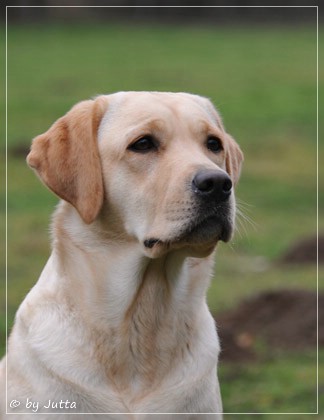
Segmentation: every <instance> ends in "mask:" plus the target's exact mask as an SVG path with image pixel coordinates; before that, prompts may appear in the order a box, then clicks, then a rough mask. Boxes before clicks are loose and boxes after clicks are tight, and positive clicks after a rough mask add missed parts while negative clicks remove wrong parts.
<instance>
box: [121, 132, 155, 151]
mask: <svg viewBox="0 0 324 420" xmlns="http://www.w3.org/2000/svg"><path fill="white" fill-rule="evenodd" d="M128 149H129V150H132V151H133V152H138V153H147V152H150V151H151V150H156V149H157V145H156V142H155V141H154V139H153V137H151V136H144V137H142V138H140V139H139V140H137V141H136V142H135V143H133V144H131V145H130V146H128Z"/></svg>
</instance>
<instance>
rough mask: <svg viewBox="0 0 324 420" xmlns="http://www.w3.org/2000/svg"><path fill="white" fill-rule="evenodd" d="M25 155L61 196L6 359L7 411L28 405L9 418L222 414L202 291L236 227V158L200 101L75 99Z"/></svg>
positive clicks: (154, 95)
mask: <svg viewBox="0 0 324 420" xmlns="http://www.w3.org/2000/svg"><path fill="white" fill-rule="evenodd" d="M27 161H28V164H29V165H30V166H31V167H32V168H33V169H34V170H35V171H36V172H37V174H38V175H39V177H40V178H41V180H42V181H43V182H44V184H45V185H46V186H47V187H49V188H50V189H51V190H52V191H54V193H56V194H57V195H58V196H59V197H60V198H61V199H62V200H61V202H60V204H59V206H58V208H57V210H56V212H55V214H54V218H53V224H52V235H53V244H52V245H53V252H52V255H51V256H50V258H49V260H48V263H47V264H46V266H45V268H44V270H43V272H42V274H41V276H40V279H39V281H38V282H37V284H36V285H35V286H34V288H33V289H32V290H31V291H30V293H29V294H28V295H27V297H26V298H25V300H24V301H23V303H22V304H21V306H20V308H19V310H18V312H17V316H16V321H15V326H14V328H13V331H12V334H11V336H10V339H9V351H8V355H7V358H6V360H5V359H4V360H3V362H2V370H3V371H4V370H5V365H7V375H8V378H7V379H8V380H7V387H8V389H7V392H8V394H7V404H6V405H7V410H8V411H9V412H10V413H29V414H25V416H21V415H17V416H15V415H11V416H10V419H15V418H17V419H29V418H34V417H33V416H34V413H38V414H39V413H43V414H42V415H41V416H40V417H38V418H41V419H51V420H52V419H54V418H55V419H56V418H57V419H65V418H67V417H68V418H73V419H75V418H76V416H73V417H72V416H69V414H72V413H89V414H86V415H85V417H84V418H86V419H90V418H92V414H90V413H124V414H123V415H121V416H117V417H116V418H118V419H122V418H125V419H139V418H141V419H151V418H152V415H151V414H144V413H183V414H182V416H181V418H183V419H189V418H192V419H194V418H202V417H201V416H197V415H190V414H189V413H221V411H222V404H221V398H220V391H219V385H218V379H217V372H216V369H217V359H218V353H219V342H218V338H217V333H216V328H215V324H214V320H213V318H212V316H211V314H210V312H209V310H208V308H207V304H206V290H207V288H208V285H209V282H210V277H211V271H212V267H213V260H214V249H215V246H216V244H217V242H218V241H219V240H223V241H225V242H226V241H228V240H229V239H230V238H231V235H232V232H233V228H234V217H235V198H234V191H233V189H234V186H235V184H236V182H237V180H238V177H239V173H240V166H241V162H242V152H241V151H240V149H239V147H238V145H237V144H236V142H235V141H234V140H233V139H232V138H231V137H230V136H229V135H228V134H227V133H226V132H225V130H224V127H223V125H222V122H221V119H220V117H219V115H218V113H217V112H216V110H215V109H214V107H213V106H212V104H211V103H210V102H209V100H207V99H205V98H202V97H200V96H196V95H191V94H185V93H159V92H120V93H116V94H112V95H103V96H99V97H97V98H96V99H94V100H88V101H84V102H81V103H78V104H77V105H75V106H74V107H73V108H72V109H71V110H70V111H69V112H68V113H67V114H66V115H64V116H63V117H62V118H60V119H59V120H57V121H56V122H55V123H54V124H53V125H52V127H51V128H50V129H49V130H48V131H47V132H46V133H44V134H42V135H40V136H38V137H36V138H35V139H34V141H33V144H32V147H31V151H30V153H29V155H28V158H27ZM4 376H5V374H4V373H3V374H2V377H3V378H4ZM2 381H3V382H4V379H2ZM4 411H5V407H4V408H3V412H4ZM47 413H52V414H53V413H58V414H57V415H55V414H54V417H53V415H52V416H51V415H49V414H47ZM62 413H63V416H62ZM130 413H138V414H130ZM140 413H142V414H140ZM185 413H188V414H185ZM220 416H221V414H219V415H217V414H215V415H214V416H213V418H218V417H220ZM77 417H79V416H77ZM94 417H96V416H94ZM173 417H174V415H172V414H169V415H168V416H167V418H169V419H170V418H173ZM96 418H97V417H96ZM99 418H106V419H112V418H115V416H114V415H110V414H105V415H104V416H102V417H99ZM161 418H162V417H161ZM175 418H178V417H175ZM208 418H210V417H208Z"/></svg>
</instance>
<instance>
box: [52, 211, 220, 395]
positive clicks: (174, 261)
mask: <svg viewBox="0 0 324 420" xmlns="http://www.w3.org/2000/svg"><path fill="white" fill-rule="evenodd" d="M54 220H55V222H54V226H53V258H56V259H57V266H58V267H59V270H61V273H59V276H62V277H64V278H63V279H62V278H61V279H60V281H61V283H62V284H61V286H59V287H62V290H63V289H64V282H69V287H66V289H65V291H64V295H65V293H70V295H68V296H66V297H65V299H67V300H69V304H70V305H72V306H76V307H77V309H78V310H77V311H76V312H78V313H81V314H83V316H84V322H85V323H86V324H88V325H89V330H91V331H92V334H93V337H92V339H93V340H94V341H97V346H99V347H100V346H101V347H102V349H101V352H99V353H102V358H103V360H102V364H103V365H106V368H107V375H109V376H110V377H113V376H114V375H115V376H116V378H117V379H116V381H117V380H118V381H119V387H121V388H122V387H123V386H126V384H127V382H128V381H129V380H130V378H134V377H135V376H138V377H140V378H141V379H140V381H141V382H143V381H144V382H146V386H147V384H148V383H149V384H151V385H152V383H154V377H156V376H157V377H161V372H160V373H159V371H160V370H161V369H170V366H171V365H172V364H173V362H174V361H176V360H178V357H184V354H186V353H190V352H192V351H193V349H191V348H190V343H191V341H192V340H191V338H190V336H191V335H192V334H198V333H199V328H201V326H199V325H198V324H199V320H200V316H201V314H205V312H206V310H207V306H206V298H205V295H206V290H207V287H208V283H209V281H208V279H209V277H210V276H209V273H208V271H210V269H211V267H212V257H209V258H208V259H207V261H206V259H195V258H189V257H188V255H186V253H185V252H184V251H181V250H177V251H174V252H170V253H168V254H166V255H164V256H163V257H161V258H157V259H150V258H148V257H147V256H145V255H144V253H143V250H142V249H141V247H140V245H139V244H138V243H136V241H135V240H130V239H129V238H128V240H127V241H125V240H123V238H122V237H120V238H119V240H117V239H116V238H114V240H111V239H109V238H110V237H111V235H109V232H108V233H107V232H105V230H104V228H103V227H102V226H98V225H97V224H96V223H94V224H93V225H90V226H87V229H86V230H85V229H84V225H83V226H82V224H83V222H82V221H81V219H80V218H79V216H78V215H77V213H76V212H75V211H74V210H73V209H72V208H71V207H69V206H67V205H64V206H62V205H61V206H60V207H59V209H58V211H57V214H56V216H55V219H54ZM85 231H86V232H87V234H86V235H85V233H84V232H85ZM100 231H103V234H102V235H101V237H100V239H99V240H98V238H99V236H98V232H100ZM206 271H207V273H206ZM71 283H74V284H72V285H71ZM71 290H72V291H73V295H71ZM196 328H197V330H196ZM96 332H97V333H96ZM170 332H171V336H170ZM105 337H106V338H105ZM157 355H158V356H157ZM161 357H162V360H161ZM108 366H109V367H108Z"/></svg>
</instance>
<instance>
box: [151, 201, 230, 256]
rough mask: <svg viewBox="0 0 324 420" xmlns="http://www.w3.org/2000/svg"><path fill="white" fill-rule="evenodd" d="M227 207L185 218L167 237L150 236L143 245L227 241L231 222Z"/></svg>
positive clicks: (194, 244)
mask: <svg viewBox="0 0 324 420" xmlns="http://www.w3.org/2000/svg"><path fill="white" fill-rule="evenodd" d="M228 210H229V209H223V208H222V209H221V211H220V210H218V211H211V212H210V213H207V214H203V215H200V216H198V217H197V216H196V217H193V218H190V219H188V220H185V221H184V222H183V223H182V224H181V226H180V227H179V226H178V227H177V228H176V229H175V231H173V232H172V233H171V234H170V235H168V237H167V238H164V237H163V236H162V235H161V237H150V238H147V239H145V240H144V247H145V248H147V249H154V248H157V247H164V248H168V249H170V248H180V247H185V246H192V247H197V248H198V247H199V248H203V247H208V248H210V247H212V246H215V245H216V244H217V242H218V241H223V242H228V241H229V240H230V238H231V236H232V231H233V222H232V217H231V216H230V211H228Z"/></svg>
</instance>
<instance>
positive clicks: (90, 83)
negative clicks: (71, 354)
mask: <svg viewBox="0 0 324 420" xmlns="http://www.w3.org/2000/svg"><path fill="white" fill-rule="evenodd" d="M322 86H323V80H322V79H321V80H320V91H321V90H322ZM119 90H165V91H189V92H193V93H198V94H201V95H205V96H208V97H209V98H211V99H212V100H213V102H214V103H215V104H216V106H217V107H218V108H219V110H220V112H221V114H222V115H223V118H224V121H225V125H226V127H227V129H228V131H229V132H230V133H231V134H232V135H233V136H234V137H235V138H236V139H237V141H238V142H239V143H240V145H241V147H242V149H243V151H244V153H245V164H244V168H243V173H242V178H241V180H240V184H239V186H238V189H237V196H238V198H239V203H240V204H239V207H240V208H241V210H242V211H243V212H244V213H245V214H246V215H247V216H248V217H249V218H251V219H252V220H253V224H251V223H249V222H247V221H244V219H242V218H241V222H239V223H238V228H239V229H238V232H237V234H236V237H235V239H234V240H233V242H232V244H231V245H230V246H229V245H223V244H221V246H220V249H219V251H218V255H217V263H216V272H215V279H214V281H213V283H212V286H211V289H210V293H209V295H208V300H209V304H210V307H211V309H212V310H213V311H220V310H222V309H227V308H230V307H232V306H233V305H235V304H236V303H237V302H239V301H240V300H241V299H242V298H243V297H245V296H248V295H250V294H252V293H256V292H258V291H261V290H269V289H278V288H306V289H312V290H315V289H316V267H315V266H312V265H310V266H305V267H303V268H297V269H296V268H292V267H286V268H282V267H280V266H278V265H277V264H276V260H277V259H278V257H279V256H280V255H282V253H283V252H285V250H286V249H287V248H288V247H289V246H290V245H291V244H292V243H293V242H294V241H296V240H298V239H300V238H303V237H307V236H309V235H314V234H315V232H316V28H315V26H314V27H286V28H284V27H280V26H277V27H275V28H269V27H267V28H261V27H252V28H244V27H240V28H232V27H220V28H213V27H205V28H202V27H185V26H168V27H163V26H140V27H139V26H131V25H126V24H125V25H115V26H114V25H112V26H111V25H109V26H104V25H91V24H89V25H87V26H86V27H85V26H75V25H67V24H65V25H64V24H62V25H46V26H37V25H36V24H35V25H33V27H31V26H20V27H19V26H14V25H9V27H8V317H9V326H10V325H11V323H12V319H13V316H14V313H15V311H16V308H17V305H18V304H19V302H20V301H21V300H22V298H23V297H24V295H25V294H26V292H27V291H28V290H29V289H30V287H31V286H32V285H33V284H34V283H35V281H36V279H37V277H38V275H39V273H40V271H41V269H42V267H43V265H44V263H45V261H46V259H47V257H48V255H49V252H50V248H49V235H48V233H49V230H48V225H49V220H50V215H51V212H52V210H53V208H54V206H55V203H56V202H57V199H56V198H55V197H54V196H52V195H51V194H50V193H49V192H48V191H47V190H46V189H45V188H44V187H43V186H41V184H40V182H39V180H38V179H36V177H35V175H34V174H33V173H32V171H31V170H30V169H28V168H27V166H26V164H25V160H24V156H23V154H21V153H19V149H20V148H21V147H22V148H24V147H26V148H27V147H28V145H29V144H30V141H31V139H32V138H33V137H34V136H35V135H37V134H39V133H41V132H43V131H45V130H46V129H47V128H48V127H49V125H50V124H52V122H53V121H54V120H55V119H56V118H58V117H60V116H61V115H62V114H63V113H65V112H66V111H67V110H68V109H69V108H70V107H71V106H72V105H73V104H74V103H75V102H77V101H79V100H82V99H86V98H89V97H91V96H93V95H96V94H98V93H109V92H114V91H119ZM2 150H3V149H2ZM1 153H2V155H1V159H2V161H3V159H4V154H3V152H1ZM2 170H3V169H2ZM2 173H3V172H2ZM2 197H3V196H2ZM2 200H4V198H2ZM1 208H2V209H3V206H2V207H1ZM323 227H324V226H323V220H322V218H321V217H320V229H321V228H323ZM2 245H3V243H2ZM1 251H3V249H2V250H1ZM2 263H3V260H2ZM2 270H3V268H2ZM2 272H3V271H2ZM4 301H5V299H4V292H3V294H2V299H1V308H0V309H1V312H2V314H4V312H5V302H4ZM0 322H1V324H0V332H1V338H2V342H4V337H5V321H4V316H3V317H2V318H1V321H0ZM323 356H324V354H323V353H322V352H321V353H320V357H321V359H323ZM260 360H261V361H259V362H257V363H255V364H252V365H248V366H234V367H233V366H229V365H223V366H221V367H220V380H221V384H222V392H223V397H224V409H225V411H229V412H233V411H235V412H268V413H269V412H277V413H278V412H285V413H289V412H314V411H316V354H315V349H314V350H313V351H305V352H302V353H298V354H288V353H280V354H276V355H274V356H273V357H272V358H270V359H269V358H268V357H261V359H260ZM323 373H324V372H323ZM287 417H288V418H289V416H287ZM287 417H285V418H287ZM247 418H248V417H247Z"/></svg>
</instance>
